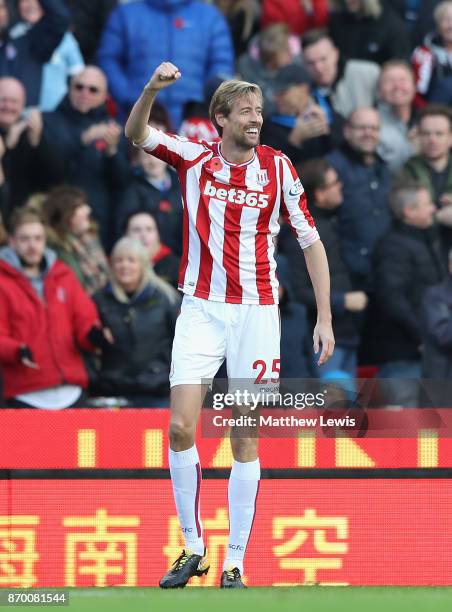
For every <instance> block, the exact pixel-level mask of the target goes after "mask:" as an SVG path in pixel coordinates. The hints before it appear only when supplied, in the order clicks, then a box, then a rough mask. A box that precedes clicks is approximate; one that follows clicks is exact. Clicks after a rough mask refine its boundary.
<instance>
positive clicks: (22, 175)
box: [0, 131, 64, 220]
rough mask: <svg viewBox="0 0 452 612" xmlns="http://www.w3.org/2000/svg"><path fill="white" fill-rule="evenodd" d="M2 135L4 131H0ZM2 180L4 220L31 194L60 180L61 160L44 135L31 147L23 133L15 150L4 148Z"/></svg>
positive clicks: (0, 192)
mask: <svg viewBox="0 0 452 612" xmlns="http://www.w3.org/2000/svg"><path fill="white" fill-rule="evenodd" d="M1 136H4V134H1ZM1 164H2V167H3V172H4V174H5V182H4V183H3V185H2V186H1V187H0V210H1V211H2V214H3V215H4V219H5V220H6V219H7V218H8V217H9V215H10V213H11V212H12V210H13V209H14V208H16V207H17V206H22V205H23V204H24V203H25V201H26V200H27V198H28V197H29V196H30V195H32V194H33V193H45V192H46V191H48V190H49V189H50V188H51V187H53V185H55V184H57V183H59V182H62V180H63V176H64V163H63V160H62V159H61V157H60V156H59V155H58V153H57V151H55V148H54V147H53V146H52V143H51V141H49V139H48V137H47V135H46V134H43V136H42V138H41V142H40V143H39V145H38V146H37V147H33V146H32V145H31V144H30V142H29V140H28V135H27V133H26V131H25V132H23V133H22V135H21V137H20V138H19V141H18V143H17V145H16V147H15V148H14V149H6V152H5V154H4V156H3V158H2V160H1Z"/></svg>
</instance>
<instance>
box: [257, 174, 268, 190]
mask: <svg viewBox="0 0 452 612" xmlns="http://www.w3.org/2000/svg"><path fill="white" fill-rule="evenodd" d="M256 180H257V182H258V183H259V185H261V187H265V185H268V183H269V182H270V181H269V180H268V174H267V170H258V172H257V173H256Z"/></svg>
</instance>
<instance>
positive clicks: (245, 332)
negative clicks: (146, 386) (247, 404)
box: [170, 295, 280, 387]
mask: <svg viewBox="0 0 452 612" xmlns="http://www.w3.org/2000/svg"><path fill="white" fill-rule="evenodd" d="M225 359H226V364H227V373H228V378H229V379H242V380H243V379H246V380H248V381H251V382H252V383H253V384H256V385H260V384H272V383H278V382H279V369H280V320H279V307H278V305H277V304H271V305H256V304H227V303H224V302H213V301H209V300H204V299H201V298H198V297H194V296H190V295H184V299H183V301H182V307H181V312H180V315H179V317H178V319H177V323H176V333H175V336H174V343H173V352H172V363H171V373H170V383H171V387H174V386H175V385H199V384H201V383H203V384H204V383H206V384H207V383H210V382H211V380H212V379H213V378H214V376H215V374H216V373H217V371H218V369H219V367H220V366H221V364H222V363H223V361H224V360H225Z"/></svg>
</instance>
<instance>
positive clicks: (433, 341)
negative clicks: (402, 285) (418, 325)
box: [422, 276, 452, 406]
mask: <svg viewBox="0 0 452 612" xmlns="http://www.w3.org/2000/svg"><path fill="white" fill-rule="evenodd" d="M422 322H423V331H424V333H423V338H424V351H423V354H422V364H423V368H422V369H423V372H422V375H423V376H424V377H425V378H447V379H449V380H452V276H448V277H447V278H445V279H444V280H443V282H442V283H441V284H439V285H435V286H434V287H430V289H427V291H426V292H425V295H424V299H423V302H422ZM448 405H449V406H452V397H449V404H448Z"/></svg>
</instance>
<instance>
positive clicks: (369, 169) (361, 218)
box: [326, 144, 391, 291]
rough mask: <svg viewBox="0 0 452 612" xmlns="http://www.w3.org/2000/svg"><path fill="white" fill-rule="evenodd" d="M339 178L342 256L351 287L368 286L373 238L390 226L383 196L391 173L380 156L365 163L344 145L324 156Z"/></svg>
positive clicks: (389, 216)
mask: <svg viewBox="0 0 452 612" xmlns="http://www.w3.org/2000/svg"><path fill="white" fill-rule="evenodd" d="M326 160H327V161H328V162H329V163H330V164H331V165H332V166H333V167H334V168H335V169H336V171H337V173H338V175H339V178H340V180H341V181H342V192H343V203H342V206H341V207H340V208H339V210H338V218H339V233H340V237H341V247H342V255H343V258H344V261H345V263H346V264H347V266H348V269H349V270H350V272H351V274H352V280H353V285H354V288H355V289H362V290H364V291H368V290H371V289H372V264H371V256H372V252H373V249H374V246H375V243H376V241H377V240H378V239H379V238H380V237H381V236H383V235H384V234H385V233H386V232H387V231H388V230H389V228H390V226H391V214H390V212H389V208H388V205H387V197H388V194H389V191H390V188H391V175H390V171H389V168H388V166H387V164H385V163H384V162H383V160H382V159H381V158H380V157H378V156H377V157H376V160H375V162H374V163H373V164H372V165H370V166H367V165H365V164H364V163H363V160H362V156H361V155H359V154H358V153H357V152H355V151H354V150H353V149H351V147H350V146H349V145H348V144H344V145H343V146H342V147H341V148H340V149H337V150H336V151H333V152H332V153H330V154H329V155H327V156H326Z"/></svg>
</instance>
